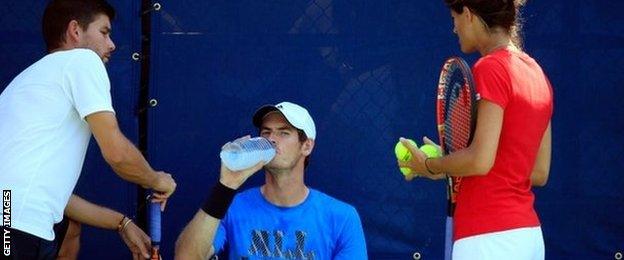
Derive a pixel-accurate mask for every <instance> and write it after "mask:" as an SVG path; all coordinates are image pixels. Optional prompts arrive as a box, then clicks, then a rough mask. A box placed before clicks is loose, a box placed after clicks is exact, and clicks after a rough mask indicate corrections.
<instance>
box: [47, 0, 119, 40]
mask: <svg viewBox="0 0 624 260" xmlns="http://www.w3.org/2000/svg"><path fill="white" fill-rule="evenodd" d="M100 14H104V15H106V16H108V18H109V19H110V20H111V21H112V20H113V19H114V18H115V9H114V8H113V6H111V5H110V4H109V3H108V2H106V0H52V1H50V3H48V6H47V7H46V9H45V11H44V13H43V19H42V31H43V39H44V40H45V43H46V46H47V49H48V51H52V50H54V49H58V48H59V47H60V46H61V43H63V42H64V41H65V31H66V30H67V25H68V24H69V22H71V21H72V20H76V21H77V22H78V25H80V27H82V29H84V30H86V29H87V28H88V27H89V24H91V23H92V22H93V20H95V18H96V16H97V15H100Z"/></svg>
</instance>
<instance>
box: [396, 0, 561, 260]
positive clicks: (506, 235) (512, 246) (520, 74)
mask: <svg viewBox="0 0 624 260" xmlns="http://www.w3.org/2000/svg"><path fill="white" fill-rule="evenodd" d="M445 3H446V5H447V6H448V7H449V9H450V11H451V16H452V17H453V23H454V29H453V32H454V33H456V34H457V36H458V37H459V43H460V46H461V50H462V52H464V53H472V52H476V51H478V52H479V53H480V54H481V56H482V57H481V58H480V59H479V60H478V61H477V63H476V64H475V65H474V67H473V69H472V70H473V75H474V79H475V85H476V89H477V92H478V93H479V94H480V96H481V99H480V100H479V101H478V104H477V108H478V112H477V113H478V114H477V126H476V129H475V133H474V139H473V141H472V143H471V144H470V146H469V147H468V148H466V149H464V150H460V151H457V152H455V153H453V154H450V155H447V156H444V157H442V158H438V159H430V160H428V162H427V164H425V158H426V157H425V154H424V153H422V152H420V151H419V150H418V149H417V148H416V147H414V146H412V145H411V144H409V143H408V142H406V141H405V140H403V139H402V142H403V144H404V145H406V146H408V147H409V148H410V150H411V152H412V154H414V155H416V156H412V160H411V161H409V162H406V163H399V164H400V166H403V167H405V166H407V167H410V168H411V169H412V172H414V173H415V174H414V175H409V176H407V179H408V180H411V179H412V178H413V177H415V176H416V174H418V175H420V176H424V177H428V178H430V179H436V180H437V179H445V176H444V174H442V173H445V174H448V175H451V176H462V177H464V178H463V179H462V182H461V184H460V188H459V193H458V195H457V205H456V210H455V216H454V223H453V226H454V234H453V239H454V243H453V259H454V260H457V259H543V258H544V242H543V238H542V231H541V229H540V222H539V219H538V217H537V214H536V212H535V210H534V208H533V201H534V195H533V192H532V191H531V186H532V185H533V186H543V185H545V184H546V180H547V179H548V172H549V168H550V156H551V155H550V154H551V127H550V120H551V117H552V111H553V103H552V98H553V95H552V89H551V86H550V83H549V82H548V79H547V77H546V76H545V74H544V72H543V71H542V69H541V67H540V66H539V65H538V64H537V62H536V61H535V60H534V59H533V58H531V57H530V56H529V55H527V54H526V53H524V52H523V51H522V49H521V45H520V40H519V38H518V33H517V28H519V24H517V20H518V19H517V14H518V8H519V6H520V5H521V4H519V3H518V1H516V2H514V1H513V0H506V1H505V0H454V1H453V0H445ZM424 139H425V142H427V143H431V141H430V140H429V139H427V138H426V137H425V138H424ZM427 166H428V168H427ZM432 173H433V174H432Z"/></svg>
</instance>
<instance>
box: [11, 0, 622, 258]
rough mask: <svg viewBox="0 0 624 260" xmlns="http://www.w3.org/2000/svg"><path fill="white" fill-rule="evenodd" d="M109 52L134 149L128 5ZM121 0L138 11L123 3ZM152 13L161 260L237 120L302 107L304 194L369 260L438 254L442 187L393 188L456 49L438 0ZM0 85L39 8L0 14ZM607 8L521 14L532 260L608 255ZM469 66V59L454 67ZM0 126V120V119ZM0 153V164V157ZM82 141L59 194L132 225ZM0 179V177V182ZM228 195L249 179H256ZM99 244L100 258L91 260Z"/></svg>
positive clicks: (235, 132)
mask: <svg viewBox="0 0 624 260" xmlns="http://www.w3.org/2000/svg"><path fill="white" fill-rule="evenodd" d="M111 2H112V3H113V5H114V6H115V7H116V8H117V10H118V12H119V16H118V19H117V20H116V21H115V22H114V24H113V26H114V29H113V31H114V33H113V36H114V39H115V41H116V43H117V52H116V53H115V54H114V57H113V59H112V61H111V62H110V63H109V65H108V70H109V74H110V76H111V81H112V85H113V98H114V105H115V109H116V110H117V115H118V117H119V120H120V122H121V127H122V129H123V131H124V132H125V133H126V134H127V135H128V137H129V138H130V139H131V140H134V141H137V139H138V121H137V117H136V113H135V112H136V109H137V99H138V93H139V92H138V88H139V77H140V64H139V63H138V62H135V61H132V59H131V58H130V56H131V54H132V53H133V52H135V51H140V47H141V46H140V36H141V31H140V22H141V21H140V16H139V13H140V12H139V10H138V9H139V4H138V3H130V2H132V1H119V0H117V1H111ZM134 2H138V1H134ZM161 4H162V9H161V10H160V11H155V12H152V13H151V14H150V15H151V18H152V22H153V24H152V45H151V47H152V52H151V59H152V60H151V72H150V81H151V84H150V94H151V96H150V97H151V98H155V99H157V100H158V105H157V106H156V107H154V108H151V109H150V110H149V125H148V131H149V132H148V137H149V142H148V145H149V154H150V158H149V159H150V161H151V162H152V164H153V166H154V167H155V168H157V169H162V170H166V171H168V172H171V173H172V174H174V175H175V177H176V180H177V181H178V185H179V186H178V191H177V193H176V194H175V195H174V197H173V198H172V200H171V203H170V204H169V207H168V209H167V211H166V212H165V214H164V216H163V228H164V252H165V259H171V256H172V252H173V244H174V241H175V239H176V237H177V235H178V234H179V232H180V231H181V229H182V228H183V227H184V225H185V224H186V223H187V222H188V221H189V220H190V218H191V217H192V216H193V214H194V213H195V211H196V210H197V208H198V206H199V205H200V204H201V201H202V200H203V199H204V198H205V196H206V193H207V191H208V189H209V188H210V187H211V186H212V185H213V184H214V182H215V181H216V179H217V177H218V163H219V160H218V152H219V148H220V147H221V144H223V143H224V142H226V141H228V140H230V139H233V138H236V137H238V136H241V135H245V134H252V135H254V134H256V132H255V129H253V127H252V125H251V118H250V117H251V115H252V113H253V112H254V110H255V109H256V108H257V107H258V106H260V105H262V104H265V103H274V102H279V101H282V100H290V101H294V102H296V103H300V104H302V105H304V106H305V107H307V108H309V110H310V112H311V114H312V116H313V117H314V119H315V121H316V123H317V128H318V137H317V142H316V147H315V150H314V152H313V156H312V161H311V165H310V167H309V170H308V171H307V173H306V175H307V177H306V178H307V179H306V181H307V183H308V184H310V185H311V186H312V187H315V188H317V189H320V190H322V191H325V192H326V193H329V194H331V195H333V196H335V197H337V198H339V199H341V200H344V201H346V202H349V203H351V204H353V205H355V206H356V207H357V208H358V211H359V213H360V216H361V218H362V221H363V224H364V228H365V232H366V238H367V243H368V251H369V254H370V256H371V258H372V259H410V258H411V255H412V253H414V252H420V253H421V254H422V255H423V256H424V257H425V258H426V259H440V258H441V256H442V252H443V230H444V226H443V225H444V221H443V216H444V212H445V211H444V210H445V209H444V208H445V203H444V201H445V187H444V184H443V183H442V182H439V183H434V182H430V181H425V180H416V181H413V182H410V183H407V182H405V181H403V179H402V178H401V175H400V174H399V172H398V170H397V169H396V165H395V159H394V157H393V153H392V148H393V145H394V143H395V142H396V140H397V138H398V137H399V136H409V137H414V138H418V137H420V136H422V135H428V136H431V137H436V133H435V128H434V117H433V113H434V109H435V108H434V91H435V86H436V82H437V77H438V72H439V67H440V64H441V62H442V61H443V59H444V58H445V57H447V56H451V55H457V54H460V52H459V49H458V44H457V38H456V37H455V36H454V35H453V34H452V32H451V30H452V22H451V19H450V16H449V13H448V10H447V9H446V8H445V7H444V5H443V4H442V1H426V2H424V3H420V1H418V2H417V1H331V0H313V1H300V0H299V1H251V0H237V1H188V0H186V1H166V2H161ZM2 7H3V8H2V9H1V10H2V11H0V14H1V15H0V37H2V40H1V41H0V55H1V56H0V57H2V58H1V59H0V66H1V68H2V69H1V70H0V88H4V87H5V86H6V85H7V84H8V82H9V81H10V80H11V79H12V78H13V77H14V76H15V75H16V74H17V73H19V72H20V71H21V70H22V69H24V68H25V67H27V66H28V65H29V64H30V63H32V62H34V61H35V60H36V59H38V58H39V57H41V56H42V55H43V53H44V48H43V44H42V40H41V37H40V29H39V27H40V25H39V23H40V22H39V21H40V17H41V14H42V9H43V4H42V3H39V1H30V0H28V1H20V2H17V3H13V2H11V3H8V2H7V3H3V4H2ZM620 10H624V2H622V1H606V0H602V1H590V2H587V1H579V0H572V1H561V0H556V1H546V2H544V1H529V3H528V5H527V6H526V8H525V9H524V17H525V20H526V23H525V27H524V29H525V47H526V51H527V52H528V53H530V54H531V55H532V56H534V57H535V58H536V59H537V60H538V61H540V63H541V64H542V66H543V68H544V70H545V71H546V72H547V74H548V75H549V77H550V79H551V82H552V85H553V87H554V91H555V114H554V118H553V131H554V132H553V133H554V135H553V163H552V169H551V177H550V180H549V183H548V185H547V186H546V187H544V188H539V189H536V190H535V193H536V195H537V200H536V207H537V210H538V212H539V215H540V217H541V220H542V224H543V227H542V228H543V231H544V237H545V240H546V241H545V242H546V248H547V249H546V254H547V258H548V259H570V258H584V259H613V256H614V254H615V253H616V252H623V251H624V218H623V217H622V216H623V215H624V210H623V209H622V205H624V196H623V195H622V193H621V188H620V187H622V186H623V185H624V178H622V177H621V176H620V175H621V174H620V173H621V170H622V168H623V166H624V162H623V161H624V148H623V147H624V136H623V135H624V109H623V108H621V107H620V103H619V102H618V100H620V99H621V97H622V95H624V88H622V86H620V85H619V84H618V83H620V82H622V81H623V80H624V73H622V72H618V71H620V70H621V69H620V68H621V67H622V66H623V65H624V62H622V59H623V58H624V19H622V18H621V16H620V12H618V11H620ZM466 58H467V59H468V60H469V61H471V62H473V61H474V60H475V59H476V58H477V56H474V55H472V56H467V57H466ZM0 123H1V122H0ZM0 152H1V151H0ZM100 157H101V156H100V155H99V150H98V149H97V147H96V146H95V145H93V144H92V148H91V149H90V151H89V154H88V156H87V162H86V163H85V170H84V172H83V175H82V177H81V179H80V183H79V186H78V189H77V193H79V194H81V195H83V196H85V197H87V198H88V199H90V200H92V201H94V202H97V203H100V204H103V205H106V206H108V207H112V208H115V209H117V210H119V211H122V212H125V213H126V214H129V215H133V214H135V213H134V209H135V208H136V207H137V205H135V203H134V202H135V200H136V198H135V187H134V186H133V185H129V184H126V183H124V182H122V181H121V180H120V179H118V178H116V177H115V175H114V173H113V172H112V171H111V170H110V168H108V167H107V166H106V164H105V163H104V162H103V160H102V159H101V158H100ZM0 174H1V173H0ZM257 175H258V176H254V177H252V178H251V179H250V181H249V183H247V184H246V185H245V186H246V187H251V186H254V185H258V184H260V183H262V181H263V177H262V176H261V175H262V173H259V174H257ZM82 241H83V243H82V244H83V248H82V251H81V256H82V258H84V259H87V258H90V257H87V256H98V258H103V257H108V258H110V259H118V258H120V257H122V256H126V257H127V256H128V255H129V254H128V253H127V250H126V249H125V247H124V245H123V243H122V242H120V241H121V240H120V239H119V238H118V236H117V234H116V233H115V232H112V231H102V230H96V229H86V230H85V232H84V234H83V239H82ZM102 248H106V250H102Z"/></svg>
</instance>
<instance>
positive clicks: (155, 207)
mask: <svg viewBox="0 0 624 260" xmlns="http://www.w3.org/2000/svg"><path fill="white" fill-rule="evenodd" d="M147 203H148V205H149V209H148V210H149V236H150V237H151V238H152V252H151V256H150V259H151V260H160V238H161V236H160V235H161V233H160V231H161V230H160V213H161V212H160V203H158V202H151V201H149V198H148V202H147Z"/></svg>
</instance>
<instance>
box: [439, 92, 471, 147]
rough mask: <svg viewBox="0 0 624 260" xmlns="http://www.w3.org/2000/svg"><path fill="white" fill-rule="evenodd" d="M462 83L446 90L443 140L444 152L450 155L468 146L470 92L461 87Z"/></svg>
mask: <svg viewBox="0 0 624 260" xmlns="http://www.w3.org/2000/svg"><path fill="white" fill-rule="evenodd" d="M462 83H463V82H456V83H455V84H453V85H451V86H452V88H451V89H448V90H447V91H448V92H449V93H448V95H449V97H448V99H447V100H448V103H447V102H444V106H445V107H446V113H445V119H444V128H445V132H444V140H445V144H444V145H445V148H446V151H447V152H449V153H451V152H454V151H457V150H460V149H463V148H466V147H467V146H468V142H469V140H470V133H471V131H472V125H471V116H472V100H471V99H470V96H469V95H470V91H469V90H466V88H464V87H463V84H462Z"/></svg>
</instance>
